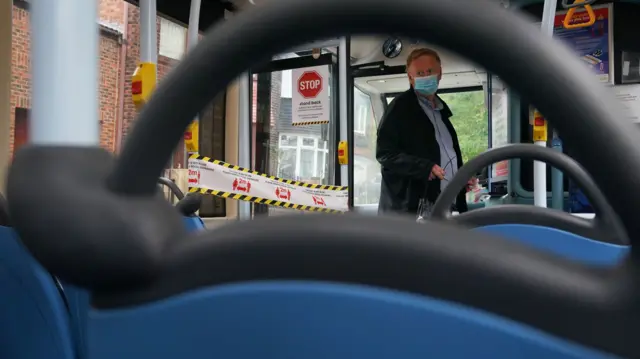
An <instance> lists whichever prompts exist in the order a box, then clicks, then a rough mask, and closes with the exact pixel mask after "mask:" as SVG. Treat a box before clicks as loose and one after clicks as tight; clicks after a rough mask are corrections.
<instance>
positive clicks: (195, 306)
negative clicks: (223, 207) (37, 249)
mask: <svg viewBox="0 0 640 359" xmlns="http://www.w3.org/2000/svg"><path fill="white" fill-rule="evenodd" d="M425 285H429V283H425ZM123 328H126V330H123ZM88 343H89V349H88V353H89V358H90V359H113V358H118V359H140V358H154V359H176V358H247V359H250V358H259V359H276V358H277V359H299V358H304V359H327V358H333V359H346V358H348V359H425V358H446V359H469V358H519V359H541V358H544V359H570V358H571V359H604V358H613V356H608V355H606V354H604V353H601V352H598V351H596V350H593V349H590V348H586V347H584V346H580V345H576V344H573V343H570V342H568V341H565V340H563V339H560V338H557V337H554V336H551V335H547V334H545V333H543V332H541V331H538V330H535V329H532V328H531V327H528V326H525V325H521V324H518V323H515V322H513V321H510V320H506V319H504V318H501V317H497V316H495V315H492V314H489V313H486V312H482V311H478V310H475V309H472V308H469V307H464V306H461V305H457V304H452V303H447V302H443V301H439V300H435V299H432V298H428V297H421V296H418V295H413V294H408V293H402V292H398V291H393V290H385V289H377V288H372V287H364V286H356V285H347V284H334V283H321V282H295V281H291V282H275V281H274V282H248V283H238V284H230V285H223V286H218V287H212V288H204V289H201V290H198V291H191V292H189V293H186V294H182V295H179V296H175V297H172V298H169V299H165V300H162V301H159V302H157V303H153V304H150V305H146V306H142V307H136V308H128V309H122V310H103V311H98V310H92V311H91V312H90V315H89V340H88Z"/></svg>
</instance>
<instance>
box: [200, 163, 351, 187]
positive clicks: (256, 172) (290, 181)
mask: <svg viewBox="0 0 640 359" xmlns="http://www.w3.org/2000/svg"><path fill="white" fill-rule="evenodd" d="M189 158H190V159H192V160H201V161H206V162H211V163H213V164H216V165H218V166H222V167H226V168H230V169H232V170H236V171H241V172H246V173H251V174H254V175H257V176H262V177H265V178H268V179H270V180H273V181H278V182H282V183H286V184H291V185H295V186H300V187H305V188H312V189H323V190H328V191H346V190H347V189H348V188H349V187H346V186H331V185H326V184H313V183H305V182H300V181H294V180H288V179H284V178H279V177H276V176H269V175H268V174H265V173H260V172H258V171H252V170H250V169H247V168H243V167H240V166H234V165H232V164H230V163H226V162H222V161H219V160H213V159H211V158H209V157H206V156H200V155H197V154H194V155H191V156H190V157H189Z"/></svg>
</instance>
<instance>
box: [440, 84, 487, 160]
mask: <svg viewBox="0 0 640 359" xmlns="http://www.w3.org/2000/svg"><path fill="white" fill-rule="evenodd" d="M439 96H440V98H442V100H443V101H444V102H446V103H447V105H448V106H449V108H450V109H451V112H452V113H453V117H451V123H452V124H453V127H454V128H455V130H456V133H457V134H458V141H459V142H460V150H461V151H462V158H463V160H464V162H465V163H466V162H467V161H469V160H470V159H472V158H474V157H475V156H477V155H478V154H480V153H482V152H484V151H486V150H487V147H488V144H489V122H488V118H487V106H486V105H485V102H484V99H485V96H484V91H483V90H482V89H480V90H477V91H464V92H451V93H443V94H439Z"/></svg>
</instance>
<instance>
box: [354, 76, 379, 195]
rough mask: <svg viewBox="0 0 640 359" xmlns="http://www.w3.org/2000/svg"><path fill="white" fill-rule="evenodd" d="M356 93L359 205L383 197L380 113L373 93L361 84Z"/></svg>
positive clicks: (355, 120)
mask: <svg viewBox="0 0 640 359" xmlns="http://www.w3.org/2000/svg"><path fill="white" fill-rule="evenodd" d="M353 92H354V93H353V132H354V151H353V172H354V173H353V187H354V188H353V189H354V192H353V202H354V205H356V206H361V205H373V204H378V201H379V200H380V179H381V176H380V164H379V163H378V161H377V160H376V140H377V125H376V123H377V121H376V113H375V111H374V106H373V103H372V102H371V99H372V97H371V96H370V95H368V94H366V93H364V92H363V91H361V90H360V89H359V88H357V87H356V88H354V91H353ZM378 98H380V97H378ZM378 101H379V102H381V100H378ZM379 115H380V116H381V115H382V114H379Z"/></svg>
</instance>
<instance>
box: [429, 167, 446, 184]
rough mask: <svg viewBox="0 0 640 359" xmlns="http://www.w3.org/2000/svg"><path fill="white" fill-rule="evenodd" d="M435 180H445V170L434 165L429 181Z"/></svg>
mask: <svg viewBox="0 0 640 359" xmlns="http://www.w3.org/2000/svg"><path fill="white" fill-rule="evenodd" d="M434 178H438V179H440V180H443V179H444V170H443V169H442V167H440V166H438V165H433V167H431V173H430V174H429V180H432V179H434Z"/></svg>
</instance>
